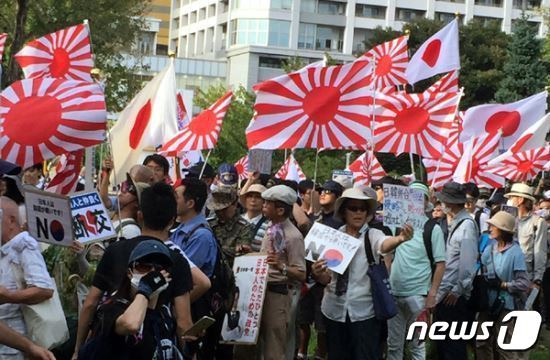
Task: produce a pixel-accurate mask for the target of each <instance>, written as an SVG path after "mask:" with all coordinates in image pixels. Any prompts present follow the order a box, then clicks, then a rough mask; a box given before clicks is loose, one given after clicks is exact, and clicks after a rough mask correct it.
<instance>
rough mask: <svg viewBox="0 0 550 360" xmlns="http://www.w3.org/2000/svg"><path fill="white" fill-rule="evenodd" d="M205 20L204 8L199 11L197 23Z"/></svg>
mask: <svg viewBox="0 0 550 360" xmlns="http://www.w3.org/2000/svg"><path fill="white" fill-rule="evenodd" d="M205 18H206V8H202V9H199V21H201V20H204V19H205Z"/></svg>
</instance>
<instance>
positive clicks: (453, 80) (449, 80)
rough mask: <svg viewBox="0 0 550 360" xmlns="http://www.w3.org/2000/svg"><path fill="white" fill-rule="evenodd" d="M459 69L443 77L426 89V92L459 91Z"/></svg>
mask: <svg viewBox="0 0 550 360" xmlns="http://www.w3.org/2000/svg"><path fill="white" fill-rule="evenodd" d="M459 90H460V89H459V87H458V70H455V71H451V72H450V73H448V74H446V75H444V76H443V77H441V79H439V80H437V81H436V82H435V83H433V84H432V86H430V87H429V88H427V89H426V92H430V93H434V92H458V91H459Z"/></svg>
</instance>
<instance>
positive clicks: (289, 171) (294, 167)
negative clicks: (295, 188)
mask: <svg viewBox="0 0 550 360" xmlns="http://www.w3.org/2000/svg"><path fill="white" fill-rule="evenodd" d="M275 177H276V178H278V179H283V180H294V181H296V182H300V181H302V180H305V179H306V175H305V174H304V172H303V171H302V168H301V167H300V164H298V161H296V159H295V158H294V155H292V154H291V155H290V156H289V157H288V158H287V159H286V161H285V163H284V164H283V166H281V168H280V169H279V171H277V173H276V174H275Z"/></svg>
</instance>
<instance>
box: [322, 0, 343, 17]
mask: <svg viewBox="0 0 550 360" xmlns="http://www.w3.org/2000/svg"><path fill="white" fill-rule="evenodd" d="M317 12H318V13H319V14H323V15H345V14H346V3H343V2H338V1H328V0H319V3H318V4H317Z"/></svg>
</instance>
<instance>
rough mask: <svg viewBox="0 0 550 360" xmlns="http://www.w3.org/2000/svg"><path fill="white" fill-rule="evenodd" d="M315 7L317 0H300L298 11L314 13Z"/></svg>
mask: <svg viewBox="0 0 550 360" xmlns="http://www.w3.org/2000/svg"><path fill="white" fill-rule="evenodd" d="M316 7H317V0H302V1H301V2H300V11H303V12H308V13H314V12H315V9H316Z"/></svg>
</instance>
